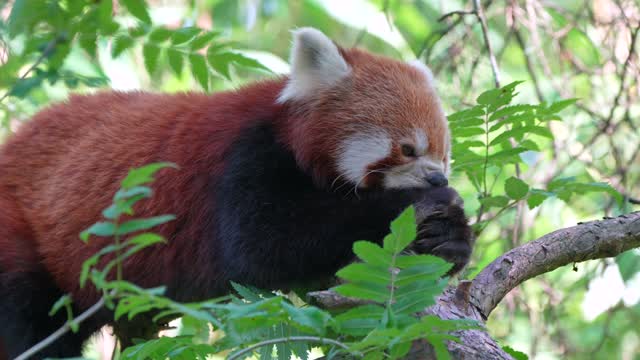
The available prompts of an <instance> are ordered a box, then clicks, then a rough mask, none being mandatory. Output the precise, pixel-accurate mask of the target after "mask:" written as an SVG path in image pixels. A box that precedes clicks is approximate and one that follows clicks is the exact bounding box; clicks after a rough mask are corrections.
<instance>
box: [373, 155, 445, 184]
mask: <svg viewBox="0 0 640 360" xmlns="http://www.w3.org/2000/svg"><path fill="white" fill-rule="evenodd" d="M434 171H438V172H442V173H444V171H445V166H444V163H443V162H442V161H438V160H434V159H432V158H431V157H429V156H428V155H427V156H421V157H419V158H418V159H416V160H415V161H413V162H411V163H408V164H404V165H399V166H395V167H393V168H391V169H390V170H389V172H388V173H387V175H386V176H385V178H384V187H386V188H388V189H402V188H415V187H418V188H424V187H427V182H426V180H425V179H426V176H427V174H429V173H431V172H434ZM445 175H446V174H445Z"/></svg>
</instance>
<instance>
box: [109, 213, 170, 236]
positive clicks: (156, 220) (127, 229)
mask: <svg viewBox="0 0 640 360" xmlns="http://www.w3.org/2000/svg"><path fill="white" fill-rule="evenodd" d="M174 219H175V216H173V215H160V216H154V217H150V218H145V219H133V220H129V221H127V222H124V223H122V224H120V226H118V229H117V233H118V234H119V235H124V234H130V233H132V232H136V231H140V230H148V229H151V228H152V227H154V226H157V225H160V224H164V223H166V222H169V221H171V220H174Z"/></svg>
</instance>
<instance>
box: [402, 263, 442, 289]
mask: <svg viewBox="0 0 640 360" xmlns="http://www.w3.org/2000/svg"><path fill="white" fill-rule="evenodd" d="M403 265H404V264H403ZM452 266H453V265H452V264H450V263H448V262H446V261H445V260H442V259H440V261H436V260H435V259H432V261H431V263H429V264H420V265H414V266H411V267H408V268H405V269H402V270H400V272H399V273H398V276H397V279H396V282H395V283H396V286H400V287H402V286H407V285H410V284H411V283H413V282H419V281H425V280H438V279H440V278H441V277H442V276H443V275H444V274H446V273H447V271H449V270H450V269H451V267H452ZM398 291H400V289H398Z"/></svg>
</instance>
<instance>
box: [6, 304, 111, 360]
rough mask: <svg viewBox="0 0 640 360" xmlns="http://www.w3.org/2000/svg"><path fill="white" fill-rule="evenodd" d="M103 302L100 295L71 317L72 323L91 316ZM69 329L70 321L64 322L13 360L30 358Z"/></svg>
mask: <svg viewBox="0 0 640 360" xmlns="http://www.w3.org/2000/svg"><path fill="white" fill-rule="evenodd" d="M104 302H105V298H104V297H101V298H100V300H98V302H96V303H95V304H93V305H92V306H91V307H90V308H88V309H87V310H85V311H84V312H83V313H81V314H80V315H78V316H77V317H75V318H74V319H73V323H74V324H80V323H81V322H83V321H85V320H86V319H88V318H89V317H91V316H93V315H94V314H95V313H97V312H98V311H99V310H100V309H102V307H103V306H104ZM69 330H71V324H70V322H66V323H65V324H64V325H62V326H61V327H60V328H59V329H58V330H56V331H55V332H53V333H52V334H51V335H49V336H47V337H46V338H44V339H43V340H42V341H40V342H38V343H37V344H35V345H33V346H32V347H30V348H29V349H27V351H25V352H23V353H22V354H20V356H18V357H17V358H15V359H14V360H26V359H28V358H30V357H31V356H33V355H35V354H36V353H38V352H39V351H41V350H42V349H44V348H46V347H47V346H49V345H51V344H52V343H53V342H54V341H56V340H58V339H59V338H61V337H62V336H63V335H64V334H66V333H68V332H69Z"/></svg>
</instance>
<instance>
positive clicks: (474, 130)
mask: <svg viewBox="0 0 640 360" xmlns="http://www.w3.org/2000/svg"><path fill="white" fill-rule="evenodd" d="M484 133H485V131H484V129H482V128H478V127H466V128H460V129H452V131H451V134H452V136H453V137H454V138H456V139H459V138H465V137H472V136H476V135H483V134H484Z"/></svg>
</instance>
